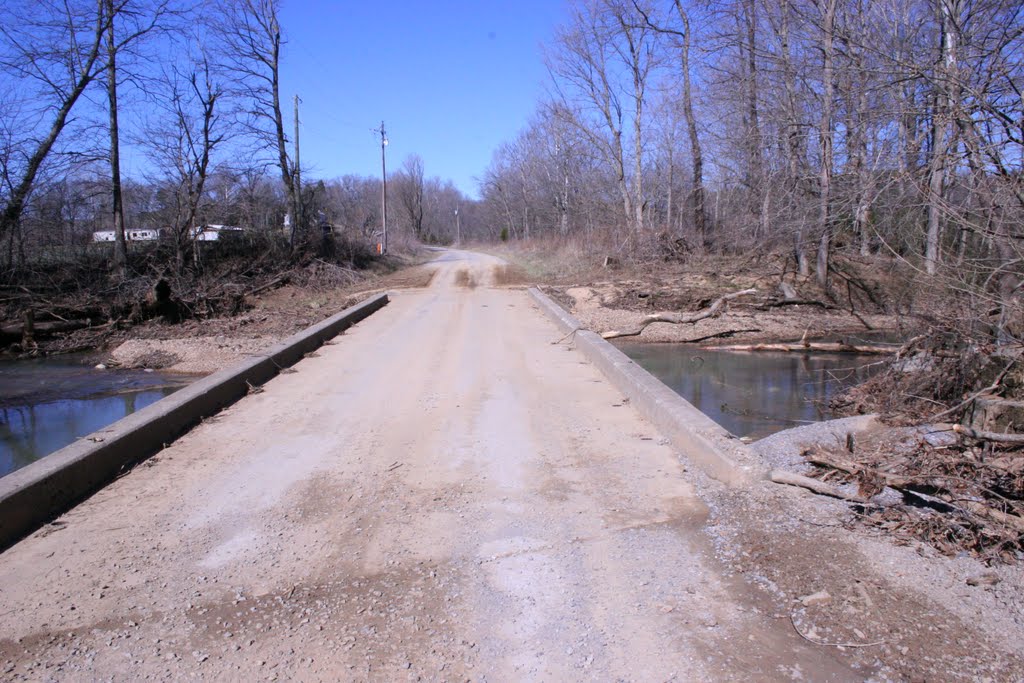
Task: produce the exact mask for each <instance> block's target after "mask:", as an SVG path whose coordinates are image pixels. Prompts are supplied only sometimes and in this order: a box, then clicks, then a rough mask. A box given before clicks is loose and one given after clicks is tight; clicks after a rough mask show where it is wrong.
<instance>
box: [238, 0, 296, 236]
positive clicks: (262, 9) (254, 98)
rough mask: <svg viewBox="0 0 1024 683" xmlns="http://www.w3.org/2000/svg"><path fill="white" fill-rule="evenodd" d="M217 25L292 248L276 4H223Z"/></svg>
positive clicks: (292, 194) (248, 0) (291, 187)
mask: <svg viewBox="0 0 1024 683" xmlns="http://www.w3.org/2000/svg"><path fill="white" fill-rule="evenodd" d="M224 2H225V6H224V10H223V16H222V17H221V20H220V22H219V24H220V27H221V29H220V30H221V35H222V37H223V40H224V42H225V57H224V59H225V63H226V67H227V68H228V69H229V70H230V72H231V73H232V74H234V77H235V78H237V79H238V83H239V85H240V93H239V94H241V95H242V96H244V97H246V98H247V99H248V100H249V101H250V103H251V108H250V110H249V113H250V115H251V117H252V130H253V132H254V133H255V134H256V136H257V138H258V139H259V141H260V144H261V146H263V147H264V148H265V149H270V150H273V153H274V154H275V156H276V163H277V166H278V168H279V170H280V173H281V182H282V183H283V184H284V187H285V191H286V193H287V194H288V198H289V206H290V210H291V216H292V220H291V242H292V246H293V247H294V245H295V242H296V239H297V237H298V235H299V233H300V231H301V222H302V199H301V197H300V192H299V184H298V174H299V169H298V168H296V167H295V165H294V164H293V163H292V160H291V159H290V158H289V156H288V137H287V136H286V135H285V129H284V116H283V115H282V113H281V88H280V76H281V69H280V63H281V46H282V45H283V40H282V36H281V25H280V23H279V21H278V14H279V13H280V0H224Z"/></svg>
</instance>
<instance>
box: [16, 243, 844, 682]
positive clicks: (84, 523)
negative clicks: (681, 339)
mask: <svg viewBox="0 0 1024 683" xmlns="http://www.w3.org/2000/svg"><path fill="white" fill-rule="evenodd" d="M497 263H498V261H497V260H496V259H492V258H490V257H486V256H482V255H478V254H470V253H466V252H455V251H451V252H445V253H444V254H442V255H441V257H440V258H439V259H438V260H437V261H436V262H435V263H434V264H433V267H434V268H436V270H437V273H436V276H435V277H434V279H433V282H432V284H431V286H430V287H428V288H426V289H421V290H409V291H403V292H400V293H397V294H396V295H395V296H394V297H393V301H392V303H391V304H390V305H389V306H387V307H386V308H385V309H383V310H382V311H380V312H378V313H376V314H374V315H373V316H372V317H371V318H369V319H368V320H366V321H364V322H362V323H360V324H359V325H357V326H355V327H354V328H352V329H350V330H349V331H348V332H346V333H345V334H344V335H343V336H341V337H339V338H338V339H336V340H335V342H333V343H332V344H330V345H328V346H325V347H323V348H322V349H321V350H320V351H319V352H318V353H317V354H316V355H315V356H314V357H309V358H307V359H305V360H303V361H302V362H301V363H299V364H298V365H296V366H295V370H296V371H295V372H290V373H286V374H282V375H280V376H279V377H278V378H276V379H274V380H273V381H272V382H270V383H269V384H268V385H266V387H265V390H264V391H262V392H261V393H256V394H253V395H250V396H248V397H246V398H245V399H243V400H242V401H240V402H238V403H237V404H235V405H234V406H232V407H231V408H230V409H228V410H225V411H223V412H222V413H221V414H219V415H218V416H216V417H215V418H213V419H209V420H207V421H205V422H204V423H203V424H202V425H200V426H199V427H197V428H195V429H194V430H192V431H191V432H190V433H189V434H188V435H186V436H184V437H183V438H181V439H179V440H178V441H176V442H175V443H174V444H172V445H170V446H169V447H168V448H166V449H165V450H164V451H163V452H161V453H160V454H159V455H158V456H156V457H154V458H153V459H151V460H150V461H148V462H147V463H146V464H145V465H143V466H141V467H138V468H136V469H135V470H134V471H133V472H132V473H131V474H130V475H129V476H126V477H123V478H121V479H120V480H118V481H116V482H114V483H113V484H111V485H110V486H108V487H107V488H105V489H104V490H103V491H101V492H100V493H98V494H96V495H95V496H93V497H92V498H91V499H89V500H88V501H86V502H85V503H83V504H81V505H79V506H78V507H76V508H75V509H74V510H72V511H70V512H69V513H68V514H67V515H65V516H64V517H63V518H61V520H59V523H58V524H56V525H50V526H47V527H46V528H44V529H43V530H41V531H40V532H37V533H36V534H34V535H33V536H31V537H29V538H27V539H26V540H24V541H23V542H21V543H19V544H18V545H16V546H14V547H13V548H11V549H10V550H8V551H7V552H5V553H4V554H3V555H0V634H2V638H3V639H2V640H0V673H2V674H3V676H4V677H8V678H12V679H17V678H21V677H26V678H31V679H34V680H62V681H65V680H94V679H113V680H141V679H144V678H147V677H152V678H157V679H179V678H186V677H196V678H208V679H218V680H227V679H234V680H256V679H264V680H267V679H273V678H282V679H300V680H348V679H357V680H366V679H371V680H395V679H403V680H404V679H406V678H409V679H414V680H415V679H417V678H418V677H422V678H423V679H426V680H457V679H461V680H466V679H473V680H495V681H498V680H573V679H577V680H578V679H593V680H661V681H663V680H669V679H673V678H675V679H678V680H750V679H751V678H753V679H759V680H763V679H766V678H767V679H772V678H786V679H788V678H791V677H794V676H797V677H799V676H801V675H802V676H804V677H806V678H808V679H811V680H861V679H862V678H863V674H861V675H857V674H856V673H855V672H854V671H852V670H850V669H847V668H846V667H845V666H844V665H843V664H842V663H840V662H839V661H837V660H834V659H831V658H830V657H829V655H828V654H827V653H825V652H823V651H822V649H821V648H817V649H812V648H811V647H810V646H809V645H808V644H807V643H805V642H804V641H802V640H800V639H799V637H798V636H797V635H796V634H795V633H793V631H792V629H791V628H790V625H789V623H788V621H786V620H781V619H773V618H771V617H770V616H769V615H767V614H765V612H764V609H763V605H762V604H761V603H760V602H759V598H758V597H757V596H756V595H753V594H751V593H749V592H748V591H747V589H745V588H744V584H743V583H742V582H740V581H738V580H736V579H733V578H728V577H727V575H726V573H725V572H724V571H723V570H722V568H721V567H720V566H719V565H718V564H717V563H716V562H715V560H714V559H713V557H712V553H711V552H710V550H709V542H708V539H707V538H706V537H705V533H704V531H703V530H702V526H703V520H704V519H705V516H706V509H705V507H704V505H703V504H702V503H701V501H700V500H699V499H698V498H697V497H696V495H695V493H694V490H693V488H692V487H691V485H690V484H689V483H688V482H687V474H686V468H685V466H684V465H683V464H681V463H680V461H679V459H678V457H677V456H676V454H675V453H674V452H673V450H672V449H671V448H670V447H669V446H668V445H665V442H664V441H663V440H662V439H661V438H660V436H659V435H658V434H657V433H656V432H655V431H654V429H653V428H652V427H651V426H650V425H649V424H647V423H646V422H645V421H644V420H643V419H642V418H641V417H639V416H638V415H637V413H636V412H635V411H634V410H633V409H632V408H631V407H630V406H629V405H628V404H627V405H623V402H622V398H621V396H620V395H619V394H618V393H617V392H616V391H615V390H614V389H613V388H612V387H611V386H610V385H609V384H608V383H607V382H606V381H604V379H603V378H602V377H601V376H600V375H599V373H598V372H597V370H596V369H595V368H593V367H592V366H591V365H590V364H588V363H587V362H585V361H584V360H583V359H582V357H581V356H580V354H579V353H577V352H575V351H573V350H572V349H571V347H570V346H569V345H567V344H565V343H562V344H555V343H553V342H555V341H557V340H558V338H559V336H560V334H559V333H558V332H557V330H556V328H555V326H554V325H553V324H552V323H550V322H549V321H548V320H547V319H545V318H544V317H543V316H542V315H541V313H540V312H539V311H538V310H537V309H536V308H535V307H534V305H533V304H532V303H531V301H530V299H529V297H528V296H527V295H526V294H525V292H522V291H517V290H510V289H502V288H495V287H492V286H490V285H491V283H492V281H493V277H492V276H493V270H494V266H495V265H496V264H497ZM474 285H475V286H474ZM759 605H761V607H762V608H761V609H759Z"/></svg>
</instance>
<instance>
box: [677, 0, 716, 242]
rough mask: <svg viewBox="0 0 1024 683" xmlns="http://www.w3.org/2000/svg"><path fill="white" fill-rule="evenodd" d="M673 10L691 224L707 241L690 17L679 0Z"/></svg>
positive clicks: (702, 160)
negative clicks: (678, 29) (689, 163)
mask: <svg viewBox="0 0 1024 683" xmlns="http://www.w3.org/2000/svg"><path fill="white" fill-rule="evenodd" d="M675 5H676V13H677V14H678V15H679V20H680V21H681V22H682V24H683V36H682V40H683V44H682V46H681V50H680V62H681V64H680V69H681V71H682V75H683V117H684V118H685V119H686V132H687V134H688V136H689V138H690V154H691V156H692V158H693V178H692V183H693V188H692V194H693V226H694V228H695V229H696V231H697V239H698V241H699V242H700V244H701V246H703V245H705V244H706V243H707V237H708V234H707V233H708V230H707V213H706V211H705V208H704V204H705V196H704V154H703V151H702V149H701V146H700V136H699V135H698V134H697V117H696V115H695V114H694V112H693V94H692V92H693V89H692V83H691V78H690V18H689V16H688V15H687V14H686V10H685V9H683V4H682V1H681V0H675Z"/></svg>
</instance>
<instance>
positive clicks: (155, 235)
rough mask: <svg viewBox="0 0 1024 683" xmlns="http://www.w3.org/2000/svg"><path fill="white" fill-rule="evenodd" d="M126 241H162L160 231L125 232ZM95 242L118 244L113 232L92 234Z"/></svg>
mask: <svg viewBox="0 0 1024 683" xmlns="http://www.w3.org/2000/svg"><path fill="white" fill-rule="evenodd" d="M124 236H125V239H127V240H128V241H129V242H154V241H156V240H158V239H160V231H159V230H149V229H132V230H125V231H124ZM92 241H93V242H116V241H117V236H116V235H115V233H114V231H113V230H98V231H96V232H94V233H93V234H92Z"/></svg>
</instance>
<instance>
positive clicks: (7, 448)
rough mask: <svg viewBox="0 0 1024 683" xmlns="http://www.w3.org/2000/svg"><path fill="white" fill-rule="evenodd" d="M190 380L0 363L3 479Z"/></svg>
mask: <svg viewBox="0 0 1024 683" xmlns="http://www.w3.org/2000/svg"><path fill="white" fill-rule="evenodd" d="M190 379H191V378H188V377H182V376H173V375H172V376H168V375H163V374H161V373H155V372H143V371H139V370H128V371H109V370H108V371H102V370H96V369H94V368H93V366H92V364H91V363H89V362H87V359H74V358H60V359H44V360H35V361H28V362H21V361H19V362H4V363H0V476H3V475H5V474H9V473H10V472H13V471H15V470H17V469H20V468H22V467H24V466H26V465H28V464H30V463H32V462H34V461H35V460H38V459H39V458H41V457H43V456H45V455H48V454H50V453H52V452H53V451H56V450H59V449H61V448H63V447H64V446H66V445H68V444H69V443H71V442H72V441H74V440H75V439H78V438H81V437H83V436H86V435H88V434H90V433H92V432H94V431H96V430H98V429H102V428H103V427H106V426H107V425H109V424H111V423H113V422H116V421H117V420H120V419H121V418H122V417H125V416H126V415H130V414H131V413H133V412H135V411H136V410H140V409H142V408H144V407H146V406H148V405H150V404H151V403H155V402H156V401H159V400H160V399H161V398H163V397H165V396H169V395H170V394H172V393H174V392H175V391H177V390H178V389H180V388H181V387H182V386H184V385H185V384H187V383H188V381H189V380H190Z"/></svg>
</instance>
